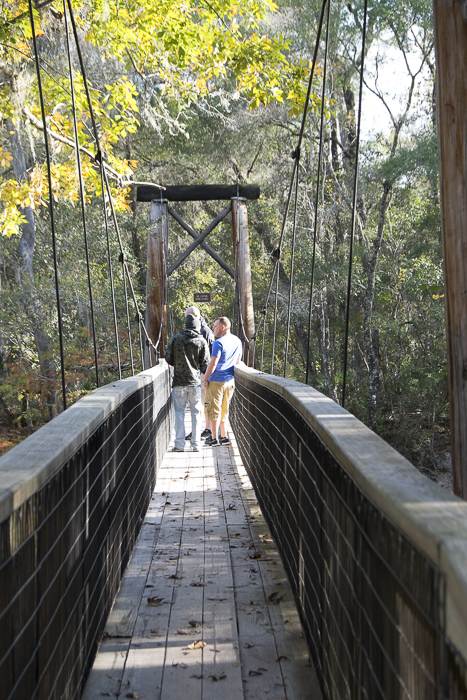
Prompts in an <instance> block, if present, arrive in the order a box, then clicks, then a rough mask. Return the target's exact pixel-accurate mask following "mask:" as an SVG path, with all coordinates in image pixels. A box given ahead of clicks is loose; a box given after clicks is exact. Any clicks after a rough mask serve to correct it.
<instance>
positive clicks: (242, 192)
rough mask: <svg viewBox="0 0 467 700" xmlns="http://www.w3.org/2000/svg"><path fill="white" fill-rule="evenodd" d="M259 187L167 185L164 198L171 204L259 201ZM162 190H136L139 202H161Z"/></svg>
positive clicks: (140, 187) (143, 186)
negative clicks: (231, 200) (223, 200)
mask: <svg viewBox="0 0 467 700" xmlns="http://www.w3.org/2000/svg"><path fill="white" fill-rule="evenodd" d="M260 193H261V192H260V188H259V185H238V187H237V185H167V186H166V187H165V190H162V197H163V198H164V199H166V200H167V201H169V202H200V201H209V200H215V199H217V200H221V199H232V197H244V198H245V199H259V196H260ZM160 198H161V190H160V189H159V188H157V187H153V186H151V185H139V186H138V187H137V190H136V201H137V202H152V201H153V200H160Z"/></svg>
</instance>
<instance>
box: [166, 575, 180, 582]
mask: <svg viewBox="0 0 467 700" xmlns="http://www.w3.org/2000/svg"><path fill="white" fill-rule="evenodd" d="M167 578H174V579H176V580H177V581H180V579H181V578H183V576H177V574H172V576H167Z"/></svg>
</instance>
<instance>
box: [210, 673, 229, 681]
mask: <svg viewBox="0 0 467 700" xmlns="http://www.w3.org/2000/svg"><path fill="white" fill-rule="evenodd" d="M209 678H212V680H213V681H223V680H224V678H227V676H226V675H225V673H221V674H220V675H216V674H215V673H212V674H211V675H210V676H209Z"/></svg>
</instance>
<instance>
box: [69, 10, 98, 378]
mask: <svg viewBox="0 0 467 700" xmlns="http://www.w3.org/2000/svg"><path fill="white" fill-rule="evenodd" d="M63 15H64V17H65V33H66V46H67V56H68V70H69V73H70V87H71V93H70V94H71V104H72V111H73V130H74V136H75V144H76V149H75V150H76V161H77V166H78V179H79V192H80V201H81V214H82V218H83V236H84V249H85V253H86V269H87V276H88V287H89V304H90V307H91V325H92V339H93V346H94V362H95V365H96V385H97V386H99V365H98V361H97V338H96V323H95V318H94V300H93V294H92V283H91V266H90V262H89V246H88V232H87V225H86V206H85V197H84V183H83V171H82V167H81V154H80V148H79V137H78V123H77V119H76V101H75V87H74V78H73V66H72V61H71V51H70V36H69V31H68V16H67V10H66V0H63Z"/></svg>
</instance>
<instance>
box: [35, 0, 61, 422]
mask: <svg viewBox="0 0 467 700" xmlns="http://www.w3.org/2000/svg"><path fill="white" fill-rule="evenodd" d="M28 4H29V19H30V23H31V31H32V41H33V45H34V55H35V62H36V72H37V84H38V87H39V98H40V103H41V113H42V121H43V122H44V144H45V154H46V160H47V178H48V183H49V212H50V227H51V230H52V250H53V261H54V275H55V296H56V301H57V317H58V336H59V345H60V363H61V375H62V395H63V410H66V384H65V359H64V353H63V325H62V308H61V303H60V287H59V279H58V262H57V237H56V231H55V215H54V206H53V192H52V168H51V162H50V151H49V134H48V127H47V122H46V119H45V105H44V94H43V92H42V80H41V71H40V65H39V54H38V51H37V39H36V29H35V26H34V15H33V8H32V0H28Z"/></svg>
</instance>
